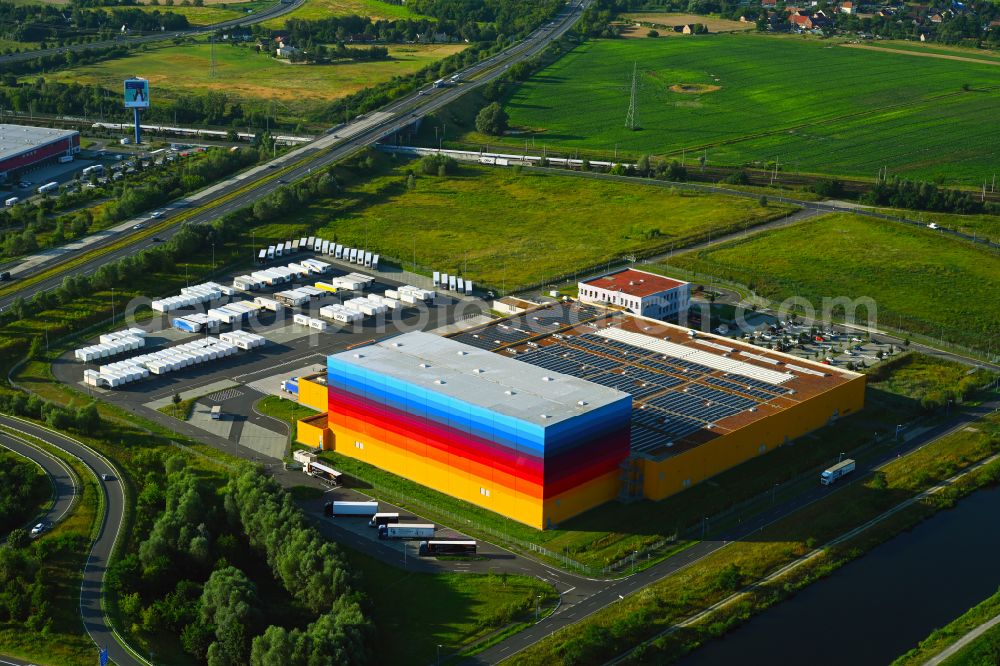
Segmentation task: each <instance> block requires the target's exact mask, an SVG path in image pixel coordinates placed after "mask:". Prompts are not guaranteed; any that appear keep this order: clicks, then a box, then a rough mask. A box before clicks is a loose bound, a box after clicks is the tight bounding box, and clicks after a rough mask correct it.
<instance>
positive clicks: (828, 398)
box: [643, 376, 865, 500]
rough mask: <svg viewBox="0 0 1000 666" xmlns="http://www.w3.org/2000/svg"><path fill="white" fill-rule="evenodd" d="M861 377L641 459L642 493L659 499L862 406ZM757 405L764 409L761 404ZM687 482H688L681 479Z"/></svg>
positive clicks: (863, 389) (863, 383)
mask: <svg viewBox="0 0 1000 666" xmlns="http://www.w3.org/2000/svg"><path fill="white" fill-rule="evenodd" d="M864 402H865V377H864V376H859V377H857V378H856V379H853V380H851V381H849V382H848V383H846V384H841V385H840V386H837V387H834V388H832V389H830V390H829V391H827V392H826V393H823V394H821V395H818V396H816V397H814V398H812V399H811V400H808V401H806V402H803V403H799V404H798V405H794V406H792V407H789V408H787V409H785V410H782V411H780V412H778V413H776V414H774V415H772V416H770V417H768V418H765V419H761V420H759V421H757V422H755V423H751V424H750V425H747V426H745V427H743V428H740V429H739V430H736V431H734V432H731V433H729V434H727V435H722V436H721V437H717V438H715V439H713V440H711V441H708V442H706V443H704V444H702V445H701V446H697V447H695V448H693V449H690V450H688V451H685V452H684V453H680V454H678V455H676V456H672V457H670V458H667V459H665V460H660V461H654V460H645V461H643V466H644V467H643V494H644V495H645V496H646V497H647V498H648V499H651V500H661V499H663V498H665V497H669V496H670V495H673V494H675V493H679V492H680V491H682V490H684V489H685V488H686V487H688V486H689V485H691V486H693V485H695V484H697V483H701V482H702V481H704V480H705V479H708V478H710V477H712V476H715V475H716V474H719V473H720V472H724V471H725V470H727V469H729V468H730V467H735V466H736V465H739V464H740V463H742V462H745V461H747V460H749V459H750V458H753V457H754V456H758V455H763V454H764V453H767V452H768V451H771V450H773V449H775V448H777V447H779V446H781V445H782V444H784V443H785V442H786V441H787V440H792V439H795V438H797V437H801V436H802V435H805V434H806V433H809V432H811V431H813V430H816V429H817V428H820V427H822V426H824V425H826V424H827V423H829V422H830V420H831V418H832V417H834V415H835V414H836V415H837V416H845V415H847V414H853V413H855V412H857V411H858V410H860V409H861V408H862V407H864ZM761 409H767V408H766V407H762V408H761ZM685 482H687V483H685Z"/></svg>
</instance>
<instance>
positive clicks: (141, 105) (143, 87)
mask: <svg viewBox="0 0 1000 666" xmlns="http://www.w3.org/2000/svg"><path fill="white" fill-rule="evenodd" d="M125 108H126V109H148V108H149V81H147V80H146V79H125Z"/></svg>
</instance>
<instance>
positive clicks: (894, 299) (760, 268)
mask: <svg viewBox="0 0 1000 666" xmlns="http://www.w3.org/2000/svg"><path fill="white" fill-rule="evenodd" d="M670 263H671V264H673V265H676V266H679V267H681V268H684V269H688V270H694V271H697V272H698V273H705V274H709V275H715V276H717V277H722V278H725V279H728V280H733V281H736V282H739V283H742V284H747V285H750V286H751V287H752V288H753V289H754V290H755V291H756V292H757V293H759V294H761V295H762V296H766V297H768V298H771V299H774V300H778V301H781V300H784V299H786V298H789V297H791V296H802V297H804V298H806V299H808V300H809V301H810V303H812V304H813V306H814V307H816V308H817V309H818V308H819V307H820V304H821V301H822V299H823V298H824V297H829V298H837V297H841V296H845V297H847V298H850V299H856V298H862V297H870V298H872V299H874V301H875V303H876V304H877V310H878V324H879V325H882V326H888V327H900V326H901V327H902V328H904V329H906V330H910V331H914V332H919V333H923V334H926V335H930V336H933V337H936V338H937V337H942V336H943V337H944V338H945V339H946V340H948V341H949V342H954V343H959V344H962V345H965V346H969V347H976V348H979V349H982V350H983V351H986V350H987V349H988V348H989V346H990V344H991V341H992V350H993V352H994V353H996V352H997V344H996V323H997V322H998V321H1000V299H998V298H997V297H996V295H997V294H998V293H1000V255H998V254H997V253H996V252H995V251H990V250H988V249H985V248H983V247H981V246H978V245H973V244H971V243H968V242H964V241H958V240H952V239H950V238H947V237H943V236H941V235H939V234H935V233H934V232H933V231H930V230H928V229H922V228H913V227H909V226H904V225H900V224H896V223H888V222H880V221H875V220H870V219H866V218H863V217H860V216H856V215H849V214H836V215H824V216H821V217H817V218H813V219H810V220H807V221H805V222H802V223H799V224H796V225H793V226H790V227H785V228H782V229H777V230H774V231H772V232H769V233H767V234H761V235H759V236H757V237H750V238H748V239H746V240H740V241H736V242H733V243H728V244H725V245H722V246H718V247H715V248H712V249H709V250H704V251H699V252H696V253H690V254H686V255H682V256H679V257H674V258H673V259H672V260H671V262H670ZM859 317H861V318H863V317H864V311H863V310H862V311H861V312H860V313H859Z"/></svg>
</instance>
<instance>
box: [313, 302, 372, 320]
mask: <svg viewBox="0 0 1000 666" xmlns="http://www.w3.org/2000/svg"><path fill="white" fill-rule="evenodd" d="M319 316H320V317H324V318H326V319H332V320H333V321H336V322H340V323H342V324H349V323H351V322H354V321H360V320H361V319H363V318H364V315H363V314H361V313H360V312H358V311H357V310H352V309H350V308H346V307H344V306H343V305H339V304H336V303H335V304H333V305H324V306H323V307H321V308H320V309H319Z"/></svg>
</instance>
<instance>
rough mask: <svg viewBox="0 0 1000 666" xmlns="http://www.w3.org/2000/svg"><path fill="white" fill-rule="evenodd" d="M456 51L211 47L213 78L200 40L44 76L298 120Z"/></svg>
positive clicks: (447, 47)
mask: <svg viewBox="0 0 1000 666" xmlns="http://www.w3.org/2000/svg"><path fill="white" fill-rule="evenodd" d="M463 48H465V47H464V45H461V44H441V45H405V46H392V47H390V48H389V54H390V59H389V60H384V61H375V62H351V63H342V64H331V65H291V64H288V63H286V62H282V61H279V60H276V59H274V58H271V57H270V56H267V55H261V54H258V53H257V52H256V50H254V49H252V48H250V47H239V46H216V48H215V61H216V75H215V76H214V77H213V76H212V75H211V70H212V66H211V63H212V55H211V46H210V45H209V44H206V43H199V44H186V45H183V46H166V47H161V48H154V49H150V50H148V51H144V52H142V53H139V54H137V55H134V56H129V57H127V58H118V59H115V60H109V61H106V62H101V63H97V64H94V65H87V66H84V67H77V68H74V69H67V70H63V71H60V72H53V73H46V75H45V76H46V79H47V80H54V81H61V82H65V83H80V84H84V85H90V84H95V83H96V84H100V85H102V86H104V87H106V88H108V89H109V90H115V91H117V90H118V88H119V87H121V80H122V78H123V77H124V78H127V77H128V76H132V75H133V74H135V75H140V76H143V77H145V78H147V79H149V82H150V89H151V90H150V94H151V96H152V97H153V99H154V104H156V103H162V102H163V101H170V100H173V99H176V98H178V97H181V96H183V95H185V94H188V93H191V92H196V93H208V92H224V93H225V94H226V95H227V96H229V98H230V99H239V100H254V101H265V100H272V99H273V100H276V101H278V102H280V104H281V109H283V110H284V111H285V112H286V113H288V114H291V115H292V116H297V117H300V116H302V115H305V114H307V113H308V112H309V111H311V110H313V109H315V108H317V107H318V106H320V105H322V104H323V103H325V102H329V101H331V100H335V99H338V98H340V97H345V96H347V95H350V94H352V93H355V92H357V91H359V90H361V89H362V88H366V87H368V86H371V85H374V84H377V83H381V82H383V81H388V80H389V79H391V78H392V77H394V76H404V75H407V74H412V73H413V72H415V71H417V70H419V69H421V68H422V67H424V66H425V65H427V64H429V63H432V62H435V61H437V60H440V59H441V58H444V57H446V56H449V55H451V54H453V53H456V52H458V51H461V50H462V49H463ZM279 115H281V111H280V110H279Z"/></svg>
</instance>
